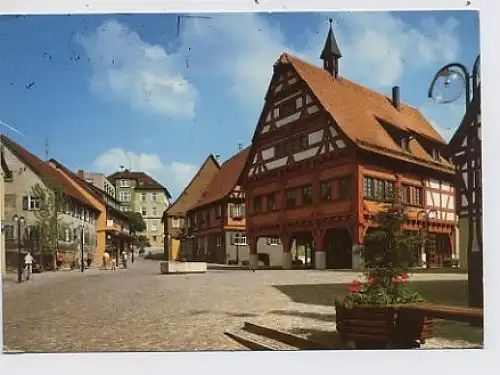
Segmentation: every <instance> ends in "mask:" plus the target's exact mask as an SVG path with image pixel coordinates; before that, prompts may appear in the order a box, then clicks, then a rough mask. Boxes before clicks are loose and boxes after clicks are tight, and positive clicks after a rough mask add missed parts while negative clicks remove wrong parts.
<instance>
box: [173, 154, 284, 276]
mask: <svg viewBox="0 0 500 375" xmlns="http://www.w3.org/2000/svg"><path fill="white" fill-rule="evenodd" d="M249 151H250V149H249V148H246V149H244V150H242V151H240V152H238V153H237V154H236V155H234V156H233V157H231V158H230V159H229V160H227V161H226V162H225V163H223V164H222V165H221V167H220V170H219V171H218V172H217V174H216V175H215V176H214V177H213V178H212V181H211V183H210V184H209V185H208V187H207V189H206V190H205V192H204V193H203V194H202V196H201V198H200V199H199V200H198V202H196V203H195V204H194V205H192V206H191V207H190V208H189V210H188V213H187V223H186V226H187V233H188V235H189V236H188V237H185V238H184V239H183V240H184V241H185V245H184V244H183V245H182V246H183V249H184V248H185V249H186V253H187V256H188V258H191V259H192V260H204V261H207V262H211V263H232V264H242V263H247V262H249V260H250V259H249V255H250V252H249V246H248V244H247V228H246V215H245V191H244V190H243V189H242V188H241V186H239V184H238V179H239V177H240V175H241V172H242V170H243V167H244V165H245V161H246V160H247V157H248V153H249ZM259 245H260V252H259V255H258V260H260V261H261V262H262V263H263V264H264V265H271V266H272V265H280V264H281V261H282V257H281V253H282V247H281V244H280V243H279V241H277V239H276V240H275V241H273V238H266V237H264V236H262V238H261V239H260V240H259Z"/></svg>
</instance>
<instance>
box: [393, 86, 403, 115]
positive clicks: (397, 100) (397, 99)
mask: <svg viewBox="0 0 500 375" xmlns="http://www.w3.org/2000/svg"><path fill="white" fill-rule="evenodd" d="M392 105H393V106H394V108H396V109H397V110H398V111H399V109H400V108H401V94H400V92H399V86H394V87H393V88H392Z"/></svg>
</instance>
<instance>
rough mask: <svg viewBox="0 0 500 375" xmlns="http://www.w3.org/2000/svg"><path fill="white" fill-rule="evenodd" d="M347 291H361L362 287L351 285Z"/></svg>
mask: <svg viewBox="0 0 500 375" xmlns="http://www.w3.org/2000/svg"><path fill="white" fill-rule="evenodd" d="M347 291H348V292H349V293H359V292H360V291H361V289H360V288H359V286H350V287H349V288H347Z"/></svg>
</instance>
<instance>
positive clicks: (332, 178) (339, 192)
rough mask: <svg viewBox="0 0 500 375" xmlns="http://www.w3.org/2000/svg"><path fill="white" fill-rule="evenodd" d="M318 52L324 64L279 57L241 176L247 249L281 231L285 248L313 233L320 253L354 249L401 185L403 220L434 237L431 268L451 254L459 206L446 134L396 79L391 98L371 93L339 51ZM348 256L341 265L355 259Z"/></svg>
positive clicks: (349, 265)
mask: <svg viewBox="0 0 500 375" xmlns="http://www.w3.org/2000/svg"><path fill="white" fill-rule="evenodd" d="M325 48H326V47H325ZM327 52H328V51H327ZM322 56H323V57H324V59H330V60H329V61H328V62H325V63H324V68H323V69H321V68H318V67H316V66H313V65H311V64H309V63H306V62H304V61H302V60H299V59H297V58H295V57H293V56H291V55H289V54H286V53H285V54H283V55H281V56H280V57H279V59H278V61H277V62H276V63H275V65H274V74H273V76H272V78H271V82H270V85H269V89H268V92H267V94H266V102H265V105H264V108H263V111H262V113H261V116H260V118H259V121H258V124H257V127H256V129H255V133H254V136H253V139H252V146H251V149H250V152H249V155H248V158H247V161H246V164H245V167H244V168H243V172H242V174H241V176H240V185H241V186H242V187H243V189H244V190H245V192H246V214H247V218H246V226H247V243H248V244H249V245H250V248H251V251H252V252H253V253H256V252H257V249H256V243H257V239H258V238H259V237H263V236H268V237H270V236H276V237H280V239H281V242H282V243H283V249H284V251H285V252H289V251H290V247H291V244H292V243H293V241H294V240H297V239H298V238H299V237H304V238H305V237H308V241H309V243H311V244H312V245H313V247H314V252H315V253H316V252H325V251H326V253H327V254H330V255H329V256H330V257H333V258H334V257H336V256H340V255H339V254H340V253H341V252H343V253H344V255H346V254H347V253H349V254H352V249H353V246H356V245H362V244H363V239H364V236H365V234H366V232H367V230H369V228H372V227H374V226H375V223H374V221H373V218H374V215H376V213H377V212H379V211H380V210H381V209H382V208H383V207H384V206H385V205H386V204H387V198H388V196H389V195H390V194H392V193H396V192H398V199H400V200H402V202H403V203H404V204H405V206H406V208H407V213H408V217H409V219H408V222H407V223H406V224H405V229H407V230H410V231H420V230H422V228H426V229H427V231H428V233H429V234H430V237H429V238H431V239H432V241H430V242H432V244H431V245H430V246H428V247H427V248H426V249H425V250H424V249H420V250H418V251H420V252H421V253H422V254H420V255H419V256H420V257H421V258H426V259H427V261H426V262H427V263H428V266H432V267H440V266H444V265H446V264H448V263H451V261H452V258H454V256H455V255H456V254H455V252H454V247H455V246H454V242H455V236H456V227H457V225H456V224H457V215H456V214H455V189H454V187H453V184H454V182H455V177H454V166H453V164H452V163H451V162H450V161H449V160H448V159H447V158H445V157H443V156H441V155H443V154H444V153H445V148H446V142H445V141H444V140H443V139H442V138H441V136H440V135H439V134H438V133H437V132H436V130H435V129H434V128H433V127H432V125H431V124H430V123H429V122H428V121H427V120H426V119H425V118H424V117H423V116H422V115H421V114H420V112H418V111H417V110H416V109H414V108H412V107H409V106H407V105H405V104H402V103H401V102H400V101H399V87H395V88H394V89H393V93H392V94H393V95H392V98H388V97H386V96H384V95H382V94H379V93H376V92H373V91H371V90H369V89H367V88H365V87H362V86H359V85H357V84H355V83H353V82H350V81H348V80H346V79H345V78H342V77H338V76H337V73H338V71H337V70H338V58H340V56H339V53H337V54H334V55H331V56H328V53H326V54H325V51H324V53H323V54H322ZM332 66H333V67H335V69H337V70H334V71H330V70H329V69H328V67H332ZM341 248H342V249H341ZM336 252H337V255H335V253H336ZM327 256H328V255H327ZM313 257H314V256H313ZM344 258H345V260H346V261H345V262H343V263H342V264H337V266H339V267H340V268H352V267H354V266H353V264H352V258H351V261H348V260H347V258H348V256H345V257H344ZM318 262H319V261H318ZM327 263H328V261H327ZM333 263H335V262H333ZM333 263H332V264H333Z"/></svg>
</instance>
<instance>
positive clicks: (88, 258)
mask: <svg viewBox="0 0 500 375" xmlns="http://www.w3.org/2000/svg"><path fill="white" fill-rule="evenodd" d="M92 258H93V256H92V254H91V253H88V254H87V267H88V268H90V266H91V265H92Z"/></svg>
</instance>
